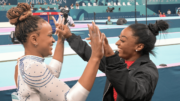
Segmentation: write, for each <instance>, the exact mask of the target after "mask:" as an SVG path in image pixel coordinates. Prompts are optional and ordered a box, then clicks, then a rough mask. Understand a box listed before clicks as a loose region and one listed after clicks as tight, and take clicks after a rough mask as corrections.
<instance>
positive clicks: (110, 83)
mask: <svg viewBox="0 0 180 101" xmlns="http://www.w3.org/2000/svg"><path fill="white" fill-rule="evenodd" d="M110 85H111V83H109V86H108V89H107V90H106V92H105V93H104V95H103V99H102V101H104V96H105V95H106V93H107V91H108V90H109V87H110Z"/></svg>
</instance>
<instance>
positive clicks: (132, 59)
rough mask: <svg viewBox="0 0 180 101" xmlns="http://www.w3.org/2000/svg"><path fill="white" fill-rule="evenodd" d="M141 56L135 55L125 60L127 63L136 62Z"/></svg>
mask: <svg viewBox="0 0 180 101" xmlns="http://www.w3.org/2000/svg"><path fill="white" fill-rule="evenodd" d="M140 56H141V55H140V54H137V55H134V56H132V57H130V58H128V59H125V60H126V61H136V60H137V59H138V58H139V57H140Z"/></svg>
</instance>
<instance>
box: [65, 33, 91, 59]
mask: <svg viewBox="0 0 180 101" xmlns="http://www.w3.org/2000/svg"><path fill="white" fill-rule="evenodd" d="M67 42H68V43H69V45H70V47H71V48H72V49H73V50H74V51H75V52H76V53H77V54H78V55H79V56H80V57H81V58H82V59H83V60H84V61H88V60H89V59H90V57H91V51H92V50H91V47H90V46H89V45H88V44H87V43H86V42H85V41H83V40H82V39H81V37H80V36H76V35H75V34H71V36H69V37H68V38H67Z"/></svg>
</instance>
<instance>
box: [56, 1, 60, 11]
mask: <svg viewBox="0 0 180 101" xmlns="http://www.w3.org/2000/svg"><path fill="white" fill-rule="evenodd" d="M56 5H58V9H60V1H59V0H56Z"/></svg>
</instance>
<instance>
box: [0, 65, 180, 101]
mask: <svg viewBox="0 0 180 101" xmlns="http://www.w3.org/2000/svg"><path fill="white" fill-rule="evenodd" d="M179 71H180V66H176V67H171V68H163V69H158V72H159V80H158V84H157V86H156V90H155V93H154V95H153V98H152V101H179V99H180V96H179V94H180V87H179V84H180V79H179V77H180V72H179ZM105 80H106V77H97V78H96V80H95V83H94V85H93V88H92V90H91V92H90V94H89V96H88V98H87V100H86V101H102V97H103V91H104V86H105ZM76 82H77V81H69V82H66V83H67V84H68V85H69V86H70V87H72V86H73V85H74V84H75V83H76ZM15 91H16V90H15V89H13V90H8V91H7V90H6V91H0V98H1V100H2V101H12V99H11V93H12V92H15Z"/></svg>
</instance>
